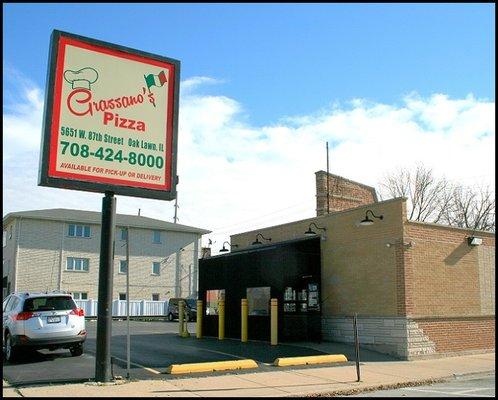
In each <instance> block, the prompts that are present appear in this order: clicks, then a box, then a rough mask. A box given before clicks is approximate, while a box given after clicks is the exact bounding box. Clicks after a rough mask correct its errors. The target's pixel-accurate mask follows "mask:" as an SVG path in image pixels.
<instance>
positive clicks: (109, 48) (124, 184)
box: [38, 30, 180, 200]
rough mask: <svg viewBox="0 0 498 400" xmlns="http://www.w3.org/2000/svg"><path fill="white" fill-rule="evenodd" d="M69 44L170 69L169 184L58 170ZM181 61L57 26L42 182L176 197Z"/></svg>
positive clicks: (53, 38)
mask: <svg viewBox="0 0 498 400" xmlns="http://www.w3.org/2000/svg"><path fill="white" fill-rule="evenodd" d="M68 45H72V46H76V47H80V48H84V49H88V50H91V51H96V52H99V53H102V54H107V55H109V56H114V57H119V58H124V59H128V60H133V61H137V62H141V63H144V64H147V65H152V66H154V67H161V68H166V69H168V70H169V71H170V74H169V76H170V85H169V87H168V109H167V110H166V118H167V126H166V132H165V134H166V146H165V147H166V148H165V155H166V163H165V169H164V174H165V178H166V179H165V184H150V183H141V182H134V181H129V180H125V179H119V178H104V177H95V176H88V175H82V174H79V173H70V172H60V171H55V160H56V154H57V153H56V152H57V145H58V138H59V131H58V124H59V122H60V109H61V101H62V99H61V97H62V84H63V82H62V69H63V65H64V56H65V48H66V46H68ZM179 80H180V61H178V60H175V59H172V58H167V57H163V56H159V55H156V54H151V53H147V52H143V51H140V50H136V49H131V48H128V47H124V46H120V45H116V44H112V43H107V42H103V41H100V40H96V39H91V38H87V37H83V36H79V35H75V34H71V33H67V32H62V31H58V30H54V31H53V32H52V36H51V47H50V54H49V70H48V79H47V88H46V93H45V110H44V121H43V140H42V149H41V152H40V168H39V179H38V185H40V186H50V187H59V188H65V189H76V190H85V191H91V192H111V193H116V194H123V195H127V196H135V197H145V198H154V199H162V200H173V199H175V198H176V184H177V183H178V177H177V175H176V164H177V163H176V161H177V132H178V104H179Z"/></svg>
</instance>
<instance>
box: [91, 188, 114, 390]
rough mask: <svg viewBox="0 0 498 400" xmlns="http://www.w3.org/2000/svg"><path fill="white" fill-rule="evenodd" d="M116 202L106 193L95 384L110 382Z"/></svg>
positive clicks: (112, 196)
mask: <svg viewBox="0 0 498 400" xmlns="http://www.w3.org/2000/svg"><path fill="white" fill-rule="evenodd" d="M115 218H116V198H115V197H114V194H113V193H112V192H106V193H105V197H104V198H103V199H102V229H101V236H100V263H99V290H98V296H99V297H98V300H99V303H98V307H97V350H96V358H95V380H96V381H97V382H110V381H111V380H112V378H113V377H112V373H111V329H112V276H113V258H114V257H113V255H114V254H113V253H114V251H113V250H114V227H115Z"/></svg>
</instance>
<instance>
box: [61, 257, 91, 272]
mask: <svg viewBox="0 0 498 400" xmlns="http://www.w3.org/2000/svg"><path fill="white" fill-rule="evenodd" d="M89 267H90V259H89V258H76V257H68V258H67V262H66V271H85V272H88V270H89Z"/></svg>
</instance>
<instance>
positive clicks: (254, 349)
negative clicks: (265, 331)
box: [3, 321, 354, 386]
mask: <svg viewBox="0 0 498 400" xmlns="http://www.w3.org/2000/svg"><path fill="white" fill-rule="evenodd" d="M96 327H97V323H96V321H87V323H86V328H87V331H88V337H87V340H86V342H85V348H84V354H83V355H82V356H79V357H71V355H70V353H69V350H57V351H53V352H50V351H48V350H40V351H36V352H29V353H26V354H24V355H23V357H22V358H20V359H19V360H18V361H16V362H15V363H7V362H4V364H3V367H4V368H3V373H4V379H6V380H7V381H8V382H9V383H10V384H11V385H13V386H15V385H23V386H26V385H36V384H48V383H62V382H64V383H66V382H85V381H91V380H93V379H94V376H95V350H96ZM126 329H127V323H126V321H113V326H112V340H111V355H112V357H113V375H114V376H122V377H126ZM188 330H189V332H190V333H191V337H190V338H181V337H179V335H178V322H166V321H154V322H141V321H130V343H131V351H130V359H131V365H130V378H131V379H179V378H181V376H180V375H169V374H166V373H165V372H166V369H167V368H168V367H169V366H170V365H171V364H184V363H199V362H211V361H226V360H237V359H245V358H250V359H253V360H255V361H256V362H257V363H258V366H259V368H258V370H260V371H263V370H268V369H274V368H275V367H274V366H273V365H271V364H272V362H273V360H274V359H275V358H278V357H297V356H308V355H320V354H327V353H325V352H323V351H320V350H317V349H314V348H311V347H304V346H301V345H300V344H279V345H277V346H271V345H270V344H269V343H266V342H256V341H249V342H248V343H241V342H240V341H238V340H231V339H225V340H222V341H220V340H218V339H217V338H202V339H197V338H196V337H195V323H189V324H188ZM353 351H354V350H353V348H352V346H349V347H344V345H342V347H341V345H339V344H338V352H340V353H342V354H346V356H347V357H348V360H354V358H353V356H352V352H353ZM351 362H352V363H353V361H351ZM324 365H326V364H324ZM328 365H329V366H330V364H328ZM287 368H292V367H287ZM248 371H251V372H254V370H248ZM243 372H244V371H237V373H243ZM223 373H224V372H217V373H215V374H223ZM225 373H227V372H225ZM210 374H213V373H210ZM204 375H206V373H204V374H196V376H204Z"/></svg>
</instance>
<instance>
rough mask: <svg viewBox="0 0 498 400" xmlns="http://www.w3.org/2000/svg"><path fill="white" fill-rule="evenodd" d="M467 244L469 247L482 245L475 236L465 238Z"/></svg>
mask: <svg viewBox="0 0 498 400" xmlns="http://www.w3.org/2000/svg"><path fill="white" fill-rule="evenodd" d="M467 243H468V244H469V246H479V245H481V244H482V239H481V238H480V237H477V236H469V237H468V238H467Z"/></svg>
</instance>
